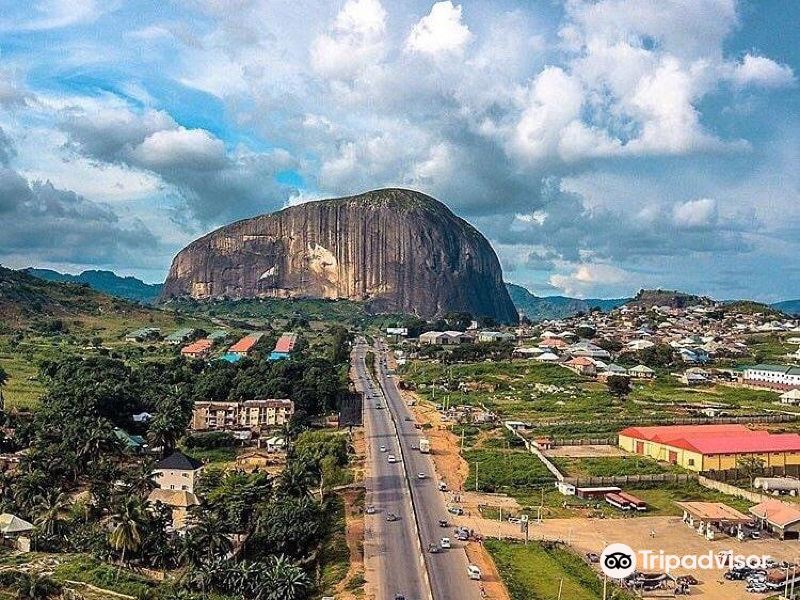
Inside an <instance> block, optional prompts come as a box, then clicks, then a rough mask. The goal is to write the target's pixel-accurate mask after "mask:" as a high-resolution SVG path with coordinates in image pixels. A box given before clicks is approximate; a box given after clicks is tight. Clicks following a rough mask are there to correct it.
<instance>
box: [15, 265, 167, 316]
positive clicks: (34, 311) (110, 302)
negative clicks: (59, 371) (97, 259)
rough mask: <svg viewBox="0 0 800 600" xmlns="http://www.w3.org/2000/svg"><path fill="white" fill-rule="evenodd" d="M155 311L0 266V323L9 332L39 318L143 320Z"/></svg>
mask: <svg viewBox="0 0 800 600" xmlns="http://www.w3.org/2000/svg"><path fill="white" fill-rule="evenodd" d="M157 312H158V311H156V310H154V309H150V308H143V307H141V306H139V305H138V304H135V303H133V302H130V301H128V300H124V299H122V298H115V297H112V296H109V295H107V294H104V293H102V292H98V291H96V290H93V289H92V288H90V287H89V285H88V284H85V283H68V282H54V281H46V280H44V279H40V278H39V277H34V276H33V275H30V274H29V273H27V272H25V271H15V270H13V269H7V268H5V267H3V266H0V321H2V322H3V324H4V325H7V326H9V327H10V328H12V329H24V328H27V327H29V326H30V325H31V324H32V323H35V322H37V321H41V320H43V319H63V318H72V317H75V318H86V317H97V316H101V315H102V316H110V315H115V316H121V317H124V318H126V319H128V318H133V319H140V320H146V319H148V318H150V317H151V316H152V315H153V314H156V313H157Z"/></svg>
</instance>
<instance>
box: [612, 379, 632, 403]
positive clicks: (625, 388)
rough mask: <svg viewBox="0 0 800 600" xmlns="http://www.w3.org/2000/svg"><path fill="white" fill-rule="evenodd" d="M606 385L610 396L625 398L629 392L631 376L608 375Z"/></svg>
mask: <svg viewBox="0 0 800 600" xmlns="http://www.w3.org/2000/svg"><path fill="white" fill-rule="evenodd" d="M606 386H607V387H608V392H609V393H610V394H611V395H612V396H615V397H617V398H625V397H626V396H627V395H628V394H630V393H631V378H630V377H628V376H627V375H609V376H608V379H606Z"/></svg>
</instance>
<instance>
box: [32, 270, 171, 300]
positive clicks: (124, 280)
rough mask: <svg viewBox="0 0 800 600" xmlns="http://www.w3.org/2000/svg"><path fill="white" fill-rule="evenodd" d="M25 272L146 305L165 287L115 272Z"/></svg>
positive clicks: (47, 279) (46, 279)
mask: <svg viewBox="0 0 800 600" xmlns="http://www.w3.org/2000/svg"><path fill="white" fill-rule="evenodd" d="M23 271H24V272H25V273H28V274H29V275H32V276H34V277H38V278H39V279H44V280H45V281H58V282H62V283H85V284H87V285H88V286H89V287H91V288H92V289H94V290H97V291H99V292H104V293H106V294H109V295H111V296H116V297H118V298H125V299H126V300H134V301H136V302H143V303H145V304H150V303H153V302H155V300H156V299H157V298H158V296H159V294H161V288H162V287H163V286H162V285H161V284H160V283H145V282H144V281H142V280H141V279H137V278H136V277H122V276H120V275H117V274H116V273H114V272H113V271H94V270H92V271H83V272H82V273H80V274H79V275H70V274H69V273H59V272H58V271H53V270H51V269H35V268H33V267H30V268H27V269H23Z"/></svg>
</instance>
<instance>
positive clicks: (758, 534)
mask: <svg viewBox="0 0 800 600" xmlns="http://www.w3.org/2000/svg"><path fill="white" fill-rule="evenodd" d="M750 537H751V538H753V539H754V540H760V539H761V532H760V531H751V532H750Z"/></svg>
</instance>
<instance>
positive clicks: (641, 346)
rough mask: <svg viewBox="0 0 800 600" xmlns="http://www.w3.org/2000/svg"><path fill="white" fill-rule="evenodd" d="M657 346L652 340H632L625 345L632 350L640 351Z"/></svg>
mask: <svg viewBox="0 0 800 600" xmlns="http://www.w3.org/2000/svg"><path fill="white" fill-rule="evenodd" d="M653 346H655V344H654V343H653V342H651V341H650V340H631V341H630V342H628V343H627V344H625V347H626V348H627V349H628V350H630V351H631V352H638V351H639V350H647V349H648V348H652V347H653Z"/></svg>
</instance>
